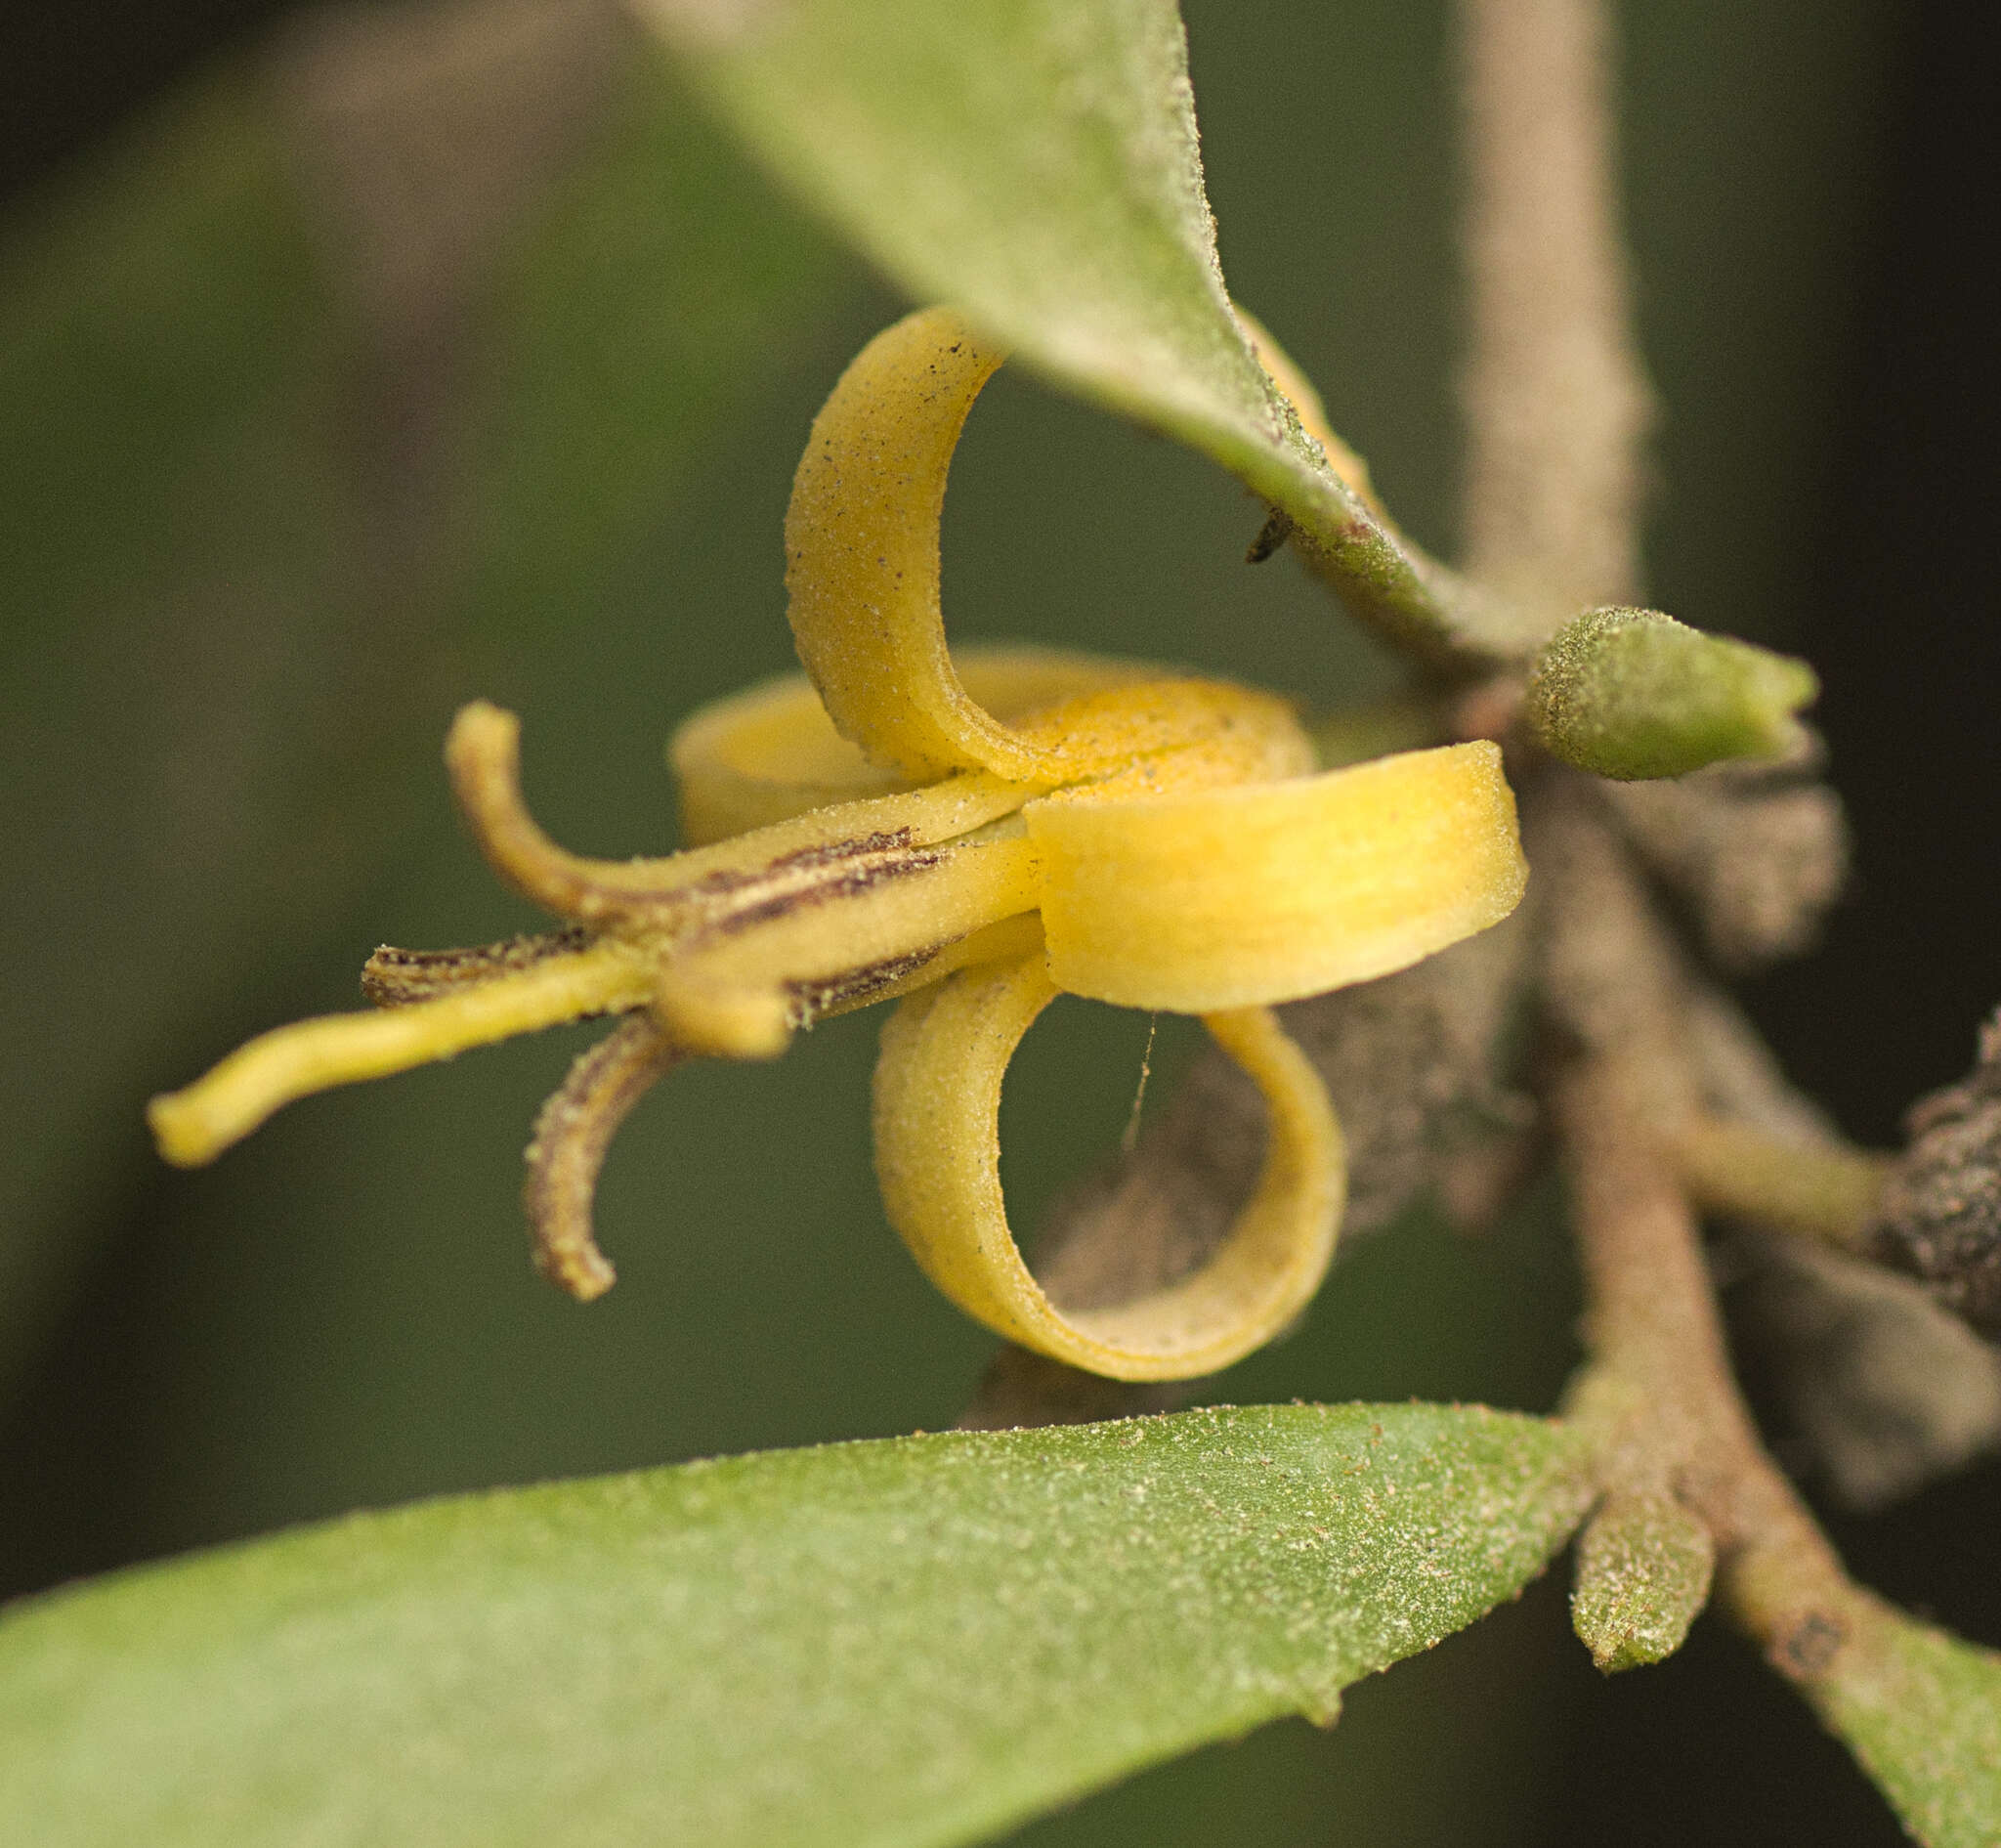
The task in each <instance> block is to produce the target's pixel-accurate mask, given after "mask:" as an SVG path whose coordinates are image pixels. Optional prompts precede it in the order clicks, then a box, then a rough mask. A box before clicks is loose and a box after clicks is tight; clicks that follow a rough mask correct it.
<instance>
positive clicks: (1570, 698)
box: [1523, 610, 1820, 783]
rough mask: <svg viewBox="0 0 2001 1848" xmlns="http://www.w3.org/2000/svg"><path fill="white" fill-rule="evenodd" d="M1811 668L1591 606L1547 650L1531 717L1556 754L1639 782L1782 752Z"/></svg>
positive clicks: (1808, 689)
mask: <svg viewBox="0 0 2001 1848" xmlns="http://www.w3.org/2000/svg"><path fill="white" fill-rule="evenodd" d="M1819 690H1820V683H1819V681H1818V680H1817V679H1816V678H1815V677H1814V673H1813V669H1812V668H1811V667H1809V666H1808V665H1807V664H1806V663H1805V662H1804V661H1795V660H1794V659H1792V658H1791V657H1790V656H1787V655H1775V654H1772V653H1771V652H1770V651H1769V650H1768V649H1764V648H1754V647H1753V646H1752V645H1751V644H1750V643H1749V642H1737V641H1731V640H1729V639H1728V638H1726V637H1724V636H1721V635H1705V634H1704V633H1703V632H1702V631H1701V630H1700V629H1694V628H1690V627H1688V626H1687V624H1686V623H1678V622H1676V621H1675V619H1674V618H1673V617H1671V616H1663V615H1662V614H1661V613H1660V612H1659V611H1658V610H1587V611H1586V612H1585V614H1584V615H1582V616H1580V617H1578V618H1577V619H1576V620H1575V621H1574V622H1570V623H1565V624H1564V625H1563V627H1562V628H1560V629H1559V630H1558V631H1557V632H1556V634H1555V636H1554V638H1553V639H1552V640H1551V642H1550V644H1549V646H1548V647H1547V648H1545V649H1544V650H1543V653H1542V657H1541V659H1540V660H1539V661H1538V662H1537V663H1536V669H1535V673H1534V675H1533V677H1532V678H1531V679H1530V681H1529V686H1528V695H1527V699H1526V701H1525V702H1524V705H1523V710H1524V712H1525V714H1526V715H1527V718H1528V722H1529V726H1530V729H1531V730H1532V731H1533V732H1534V734H1535V736H1536V738H1537V740H1538V741H1539V742H1540V743H1541V744H1542V745H1543V747H1544V749H1545V750H1547V751H1548V752H1550V753H1551V755H1553V756H1555V757H1560V758H1561V759H1562V760H1563V761H1564V762H1565V763H1572V764H1575V765H1576V766H1577V767H1578V768H1579V769H1581V770H1591V771H1595V772H1596V773H1597V775H1599V776H1604V777H1614V778H1616V779H1618V780H1619V781H1620V782H1622V783H1630V782H1634V781H1637V780H1639V779H1640V778H1645V777H1669V776H1684V775H1686V774H1687V773H1688V772H1689V771H1690V770H1699V769H1701V768H1702V766H1703V765H1704V764H1708V763H1717V762H1720V761H1722V760H1724V759H1725V758H1730V757H1777V756H1783V755H1784V754H1785V753H1786V752H1788V751H1789V750H1790V749H1792V747H1793V746H1794V744H1795V743H1796V742H1797V740H1798V737H1799V728H1798V726H1796V725H1795V724H1794V722H1793V714H1794V713H1795V712H1797V711H1798V710H1799V709H1801V708H1802V707H1804V706H1808V705H1809V704H1811V702H1812V700H1813V698H1814V696H1815V695H1816V694H1817V693H1818V692H1819Z"/></svg>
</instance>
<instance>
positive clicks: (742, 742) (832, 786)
mask: <svg viewBox="0 0 2001 1848" xmlns="http://www.w3.org/2000/svg"><path fill="white" fill-rule="evenodd" d="M954 659H955V662H956V665H957V666H958V672H959V675H960V677H961V680H962V682H963V686H964V690H965V692H966V695H967V696H968V697H969V698H970V699H973V700H976V701H977V702H978V703H979V704H980V706H982V707H983V708H985V709H986V710H987V711H988V712H990V713H991V714H993V715H994V716H995V717H996V718H997V719H998V720H999V721H1000V722H1001V723H1002V724H1009V725H1011V724H1014V723H1017V722H1019V721H1020V720H1022V719H1024V718H1027V717H1029V716H1030V715H1031V714H1033V713H1037V712H1041V711H1043V710H1045V709H1048V708H1050V707H1054V706H1059V705H1061V704H1063V703H1064V702H1066V701H1069V700H1074V699H1079V698H1081V697H1083V696H1085V695H1087V694H1092V693H1102V692H1106V691H1108V690H1109V689H1111V688H1113V687H1123V686H1131V685H1134V684H1135V683H1137V682H1141V681H1146V680H1158V679H1162V678H1165V677H1166V674H1167V670H1166V669H1165V668H1161V667H1155V666H1150V665H1149V664H1147V663H1145V662H1136V661H1111V660H1107V659H1106V658H1105V657H1104V656H1102V655H1090V654H1086V653H1084V652H1082V651H1081V650H1077V649H1069V648H1039V647H1038V648H1031V647H1005V646H988V647H984V648H982V647H974V648H966V649H962V650H960V651H959V652H958V655H957V656H955V658H954ZM667 757H668V761H669V762H670V763H671V764H672V765H673V770H674V778H675V782H676V784H677V786H678V788H679V790H680V795H681V834H682V837H683V838H684V839H686V841H687V842H688V844H689V845H690V846H691V847H700V846H705V845H707V844H708V843H709V842H710V841H714V840H723V839H727V838H729V837H730V836H732V835H740V834H748V833H749V832H750V831H751V830H752V829H756V828H765V827H768V826H770V825H771V824H772V823H773V822H779V821H789V820H790V819H791V818H792V817H794V816H796V815H803V814H805V813H806V812H807V811H808V810H810V809H815V808H824V807H826V806H828V805H829V804H830V803H832V802H850V801H854V800H857V799H858V798H860V797H864V796H870V795H883V794H886V793H888V792H890V791H894V790H901V789H904V788H907V787H908V782H907V780H906V779H905V778H903V777H901V776H899V775H898V774H897V772H896V771H894V770H890V769H885V768H883V767H882V766H881V765H879V764H874V763H872V762H870V760H869V758H868V757H867V756H866V755H865V754H864V753H863V752H862V750H861V748H860V747H859V746H858V745H854V744H850V743H849V742H848V740H847V739H845V738H843V737H842V736H841V735H840V733H839V732H837V731H835V730H834V728H833V721H832V720H831V719H830V718H829V717H828V715H827V709H826V708H825V707H824V706H822V705H821V703H820V695H819V694H818V693H816V692H815V691H814V690H813V683H812V681H810V680H808V679H807V678H806V676H805V675H804V674H799V673H788V674H783V675H781V676H779V677H778V678H776V679H772V680H767V681H765V682H763V684H762V685H759V686H754V687H750V688H748V689H747V690H746V691H745V692H743V693H738V694H734V695H732V696H731V697H730V698H728V699H722V700H716V701H714V702H712V703H711V704H709V705H707V706H704V707H703V708H702V709H701V710H700V711H698V712H696V713H695V714H694V715H693V716H692V717H691V718H689V719H688V720H687V721H686V722H685V723H683V724H682V725H681V726H680V728H679V729H678V730H677V731H676V732H675V733H674V736H673V740H672V742H671V743H670V744H669V746H668V747H667Z"/></svg>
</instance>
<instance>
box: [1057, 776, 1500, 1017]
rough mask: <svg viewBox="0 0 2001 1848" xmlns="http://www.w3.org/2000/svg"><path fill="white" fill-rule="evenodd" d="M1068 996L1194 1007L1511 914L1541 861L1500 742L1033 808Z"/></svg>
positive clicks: (1393, 963) (1080, 794)
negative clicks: (1525, 830)
mask: <svg viewBox="0 0 2001 1848" xmlns="http://www.w3.org/2000/svg"><path fill="white" fill-rule="evenodd" d="M1022 813H1023V819H1024V820H1025V822H1026V824H1027V827H1028V834H1029V838H1030V840H1031V841H1033V842H1034V843H1035V846H1036V850H1037V853H1038V855H1039V857H1040V861H1041V871H1042V881H1043V891H1042V913H1043V931H1044V933H1045V934H1046V937H1047V941H1048V956H1049V973H1050V975H1051V977H1052V978H1053V979H1054V981H1055V983H1056V985H1057V986H1058V987H1059V988H1065V989H1068V990H1070V992H1071V993H1073V994H1079V995H1088V996H1091V997H1092V998H1094V999H1096V1000H1099V1001H1109V1002H1113V1003H1116V1004H1118V1005H1119V1006H1121V1007H1128V1008H1168V1009H1172V1010H1175V1011H1177V1012H1182V1013H1200V1012H1207V1011H1209V1010H1213V1009H1217V1008H1241V1007H1245V1006H1248V1005H1250V1004H1253V1003H1260V1002H1276V1001H1291V1000H1296V999H1298V998H1299V997H1300V996H1303V995H1315V994H1321V993H1323V992H1325V991H1326V990H1328V989H1330V988H1339V987H1341V986H1342V985H1343V984H1345V983H1348V982H1360V981H1368V980H1370V979H1372V978H1373V977H1375V976H1378V975H1386V974H1388V973H1390V972H1391V971H1392V970H1395V969H1400V968H1406V967H1409V966H1410V965H1411V964H1413V963H1416V962H1418V961H1419V960H1420V959H1422V958H1424V957H1426V956H1429V955H1430V954H1431V953H1432V952H1433V951H1435V950H1440V949H1443V948H1444V947H1445V946H1446V945H1447V944H1450V943H1456V942H1457V941H1458V940H1459V939H1460V938H1461V937H1467V936H1471V935H1472V934H1473V933H1474V932H1475V931H1477V930H1484V929H1485V928H1486V927H1487V926H1488V925H1489V924H1498V923H1499V922H1500V921H1501V920H1502V919H1503V918H1505V917H1506V916H1507V915H1508V914H1509V913H1510V912H1511V911H1512V910H1513V909H1514V906H1515V904H1516V902H1517V901H1518V900H1519V899H1520V897H1521V893H1522V888H1523V886H1524V884H1525V883H1526V881H1527V877H1528V869H1527V866H1526V864H1525V863H1524V861H1523V860H1522V856H1521V843H1520V838H1519V836H1518V834H1517V832H1516V826H1515V817H1514V797H1513V795H1512V793H1511V791H1510V789H1509V787H1508V783H1507V779H1506V778H1505V777H1504V776H1503V775H1502V773H1501V752H1500V749H1499V747H1498V746H1495V745H1493V744H1490V743H1487V742H1485V741H1480V742H1477V743H1473V744H1467V745H1448V746H1445V747H1443V748H1442V749H1439V750H1436V751H1413V752H1404V753H1402V754H1400V755H1398V756H1393V757H1382V758H1378V759H1376V760H1375V761H1374V762H1370V763H1363V764H1357V765H1354V766H1352V767H1350V768H1348V769H1344V770H1329V771H1324V772H1322V773H1321V774H1319V775H1317V776H1306V777H1295V778H1292V779H1290V780H1287V781H1284V782H1274V783H1258V784H1249V785H1239V786H1235V787H1230V788H1223V789H1198V790H1191V791H1183V792H1180V793H1176V794H1168V795H1130V796H1119V795H1101V794H1100V793H1099V792H1098V791H1097V790H1095V789H1092V788H1086V789H1083V790H1080V791H1077V792H1075V793H1074V794H1072V793H1066V794H1064V795H1056V796H1052V797H1047V798H1044V799H1042V800H1039V801H1036V802H1032V803H1030V804H1029V805H1028V807H1027V808H1025V809H1024V810H1023V811H1022Z"/></svg>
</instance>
